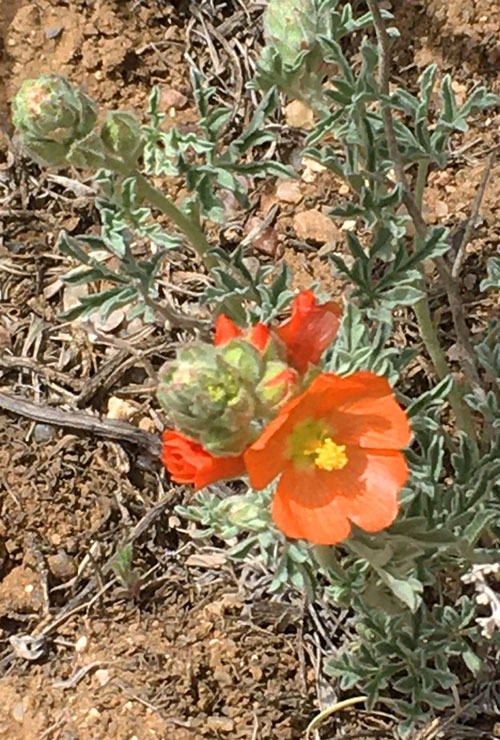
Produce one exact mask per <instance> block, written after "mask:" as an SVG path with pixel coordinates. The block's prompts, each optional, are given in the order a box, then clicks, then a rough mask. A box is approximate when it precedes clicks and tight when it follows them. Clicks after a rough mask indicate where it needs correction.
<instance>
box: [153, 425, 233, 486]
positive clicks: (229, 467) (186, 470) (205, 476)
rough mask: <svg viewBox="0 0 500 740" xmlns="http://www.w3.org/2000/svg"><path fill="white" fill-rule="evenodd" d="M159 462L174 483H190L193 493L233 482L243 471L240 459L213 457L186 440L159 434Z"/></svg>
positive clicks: (181, 436)
mask: <svg viewBox="0 0 500 740" xmlns="http://www.w3.org/2000/svg"><path fill="white" fill-rule="evenodd" d="M161 459H162V461H163V463H164V465H165V467H166V468H167V470H168V472H169V473H170V477H171V478H172V480H174V481H176V483H194V487H195V489H196V490H198V489H199V488H203V487H204V486H208V484H209V483H215V482H216V481H218V480H222V479H223V478H233V477H234V476H236V475H241V474H242V473H243V472H244V470H245V465H244V462H243V456H242V455H238V456H235V457H214V456H213V455H211V454H210V453H209V452H207V451H206V450H204V449H203V447H202V446H201V445H200V444H198V442H195V441H194V440H192V439H189V437H185V436H184V435H183V434H179V432H172V431H165V432H163V450H162V455H161Z"/></svg>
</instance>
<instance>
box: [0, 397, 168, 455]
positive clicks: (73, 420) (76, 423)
mask: <svg viewBox="0 0 500 740" xmlns="http://www.w3.org/2000/svg"><path fill="white" fill-rule="evenodd" d="M0 409H4V410H5V411H9V412H10V413H12V414H16V415H17V416H25V417H27V418H28V419H33V421H38V422H41V423H42V424H53V425H54V426H61V427H68V428H70V429H78V430H81V431H83V432H86V433H87V434H94V435H95V436H96V437H104V438H105V439H114V440H117V441H119V442H130V443H131V444H135V445H137V446H138V447H141V448H142V449H144V450H146V451H147V452H149V454H150V455H151V456H152V457H158V456H159V455H160V452H161V441H160V439H159V437H157V436H156V435H155V434H151V433H150V432H145V431H143V430H142V429H138V428H137V427H135V426H134V425H133V424H128V423H127V422H125V421H118V420H116V419H107V420H102V419H98V418H95V417H94V416H90V415H89V414H85V413H83V412H77V411H63V410H61V409H58V408H53V407H51V406H42V405H41V404H38V403H33V402H32V401H28V400H27V399H25V398H21V397H20V396H14V395H10V394H8V393H0Z"/></svg>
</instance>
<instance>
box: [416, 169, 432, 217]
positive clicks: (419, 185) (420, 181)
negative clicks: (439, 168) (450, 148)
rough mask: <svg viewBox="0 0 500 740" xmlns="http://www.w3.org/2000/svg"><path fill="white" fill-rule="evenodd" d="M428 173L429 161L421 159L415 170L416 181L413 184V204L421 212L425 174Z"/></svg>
mask: <svg viewBox="0 0 500 740" xmlns="http://www.w3.org/2000/svg"><path fill="white" fill-rule="evenodd" d="M428 172H429V160H428V159H422V160H421V161H420V162H419V163H418V169H417V181H416V183H415V203H416V204H417V207H418V209H419V210H420V211H422V202H423V199H424V190H425V184H426V182H427V173H428Z"/></svg>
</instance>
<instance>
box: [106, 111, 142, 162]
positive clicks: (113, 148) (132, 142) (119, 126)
mask: <svg viewBox="0 0 500 740" xmlns="http://www.w3.org/2000/svg"><path fill="white" fill-rule="evenodd" d="M101 138H102V141H103V143H104V146H105V147H106V148H107V149H108V150H109V151H110V152H112V153H113V154H117V155H118V156H120V157H123V158H125V159H128V158H131V157H132V158H133V159H135V158H136V157H137V155H138V154H139V153H140V150H141V149H142V135H141V127H140V124H139V121H138V120H137V118H136V117H135V116H134V114H133V113H128V112H127V111H120V110H112V111H108V113H107V116H106V121H105V123H104V124H103V126H102V129H101Z"/></svg>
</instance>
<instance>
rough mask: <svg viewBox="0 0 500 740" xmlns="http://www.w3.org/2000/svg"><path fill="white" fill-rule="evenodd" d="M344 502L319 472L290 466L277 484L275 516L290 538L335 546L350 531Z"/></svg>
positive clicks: (273, 511) (273, 513) (278, 525)
mask: <svg viewBox="0 0 500 740" xmlns="http://www.w3.org/2000/svg"><path fill="white" fill-rule="evenodd" d="M330 475H331V474H330ZM342 503H343V502H342V501H339V500H337V499H335V497H333V496H332V492H331V490H330V486H329V485H328V481H327V480H325V479H324V478H322V477H321V476H318V475H317V474H316V471H310V472H309V471H298V470H296V469H295V468H294V466H293V465H292V464H290V465H288V466H287V468H286V469H285V471H284V473H283V475H282V477H281V480H280V482H279V483H278V488H277V491H276V494H275V496H274V500H273V507H272V515H273V519H274V521H275V523H276V525H277V527H279V529H281V530H282V532H284V533H285V534H286V536H287V537H293V538H296V539H305V540H309V541H310V542H315V543H316V544H318V545H334V544H335V543H337V542H341V541H342V540H345V539H346V538H347V537H348V536H349V534H350V531H351V525H350V524H349V521H348V519H347V516H346V514H345V512H344V511H343V510H342Z"/></svg>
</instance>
